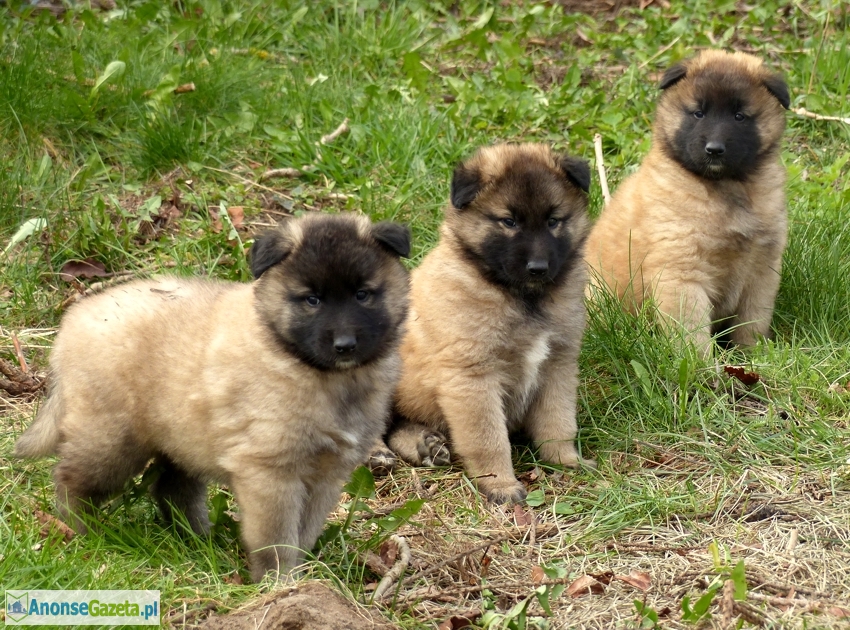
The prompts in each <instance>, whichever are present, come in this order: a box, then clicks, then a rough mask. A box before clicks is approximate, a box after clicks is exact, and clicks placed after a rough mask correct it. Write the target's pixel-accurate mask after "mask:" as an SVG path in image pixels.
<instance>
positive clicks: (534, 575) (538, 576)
mask: <svg viewBox="0 0 850 630" xmlns="http://www.w3.org/2000/svg"><path fill="white" fill-rule="evenodd" d="M545 579H546V572H545V571H544V570H543V568H542V567H531V581H532V582H533V583H534V584H540V583H541V582H542V581H543V580H545Z"/></svg>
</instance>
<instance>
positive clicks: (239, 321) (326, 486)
mask: <svg viewBox="0 0 850 630" xmlns="http://www.w3.org/2000/svg"><path fill="white" fill-rule="evenodd" d="M409 249H410V237H409V232H408V229H407V228H406V227H403V226H401V225H397V224H393V223H378V224H376V225H372V224H371V223H370V222H369V220H368V219H366V218H365V217H359V216H354V215H346V216H342V215H339V216H328V215H309V216H306V217H304V218H303V219H299V220H291V221H288V222H286V223H285V224H283V226H282V227H281V228H280V229H278V230H277V231H272V232H269V233H267V234H265V235H263V236H261V237H259V238H258V239H257V240H256V241H255V242H254V245H253V248H252V250H251V270H252V272H253V274H254V276H255V277H256V281H255V282H253V283H252V284H237V283H227V282H216V281H211V280H201V279H179V278H158V279H152V280H144V281H138V282H133V283H130V284H126V285H122V286H120V287H116V288H113V289H111V290H109V291H106V292H104V293H101V294H99V295H96V296H93V297H90V298H87V299H86V300H84V301H82V302H80V303H79V304H78V305H76V306H74V307H73V308H72V309H71V310H70V311H69V312H68V314H67V315H66V316H65V318H64V320H63V322H62V325H61V327H60V330H59V334H58V336H57V338H56V343H55V345H54V348H53V351H52V354H51V357H50V366H51V373H52V391H51V392H50V395H49V398H48V400H47V402H46V403H45V405H44V406H43V408H42V410H41V412H40V413H39V415H38V417H37V418H36V420H35V422H34V423H33V424H32V426H31V427H29V429H27V431H26V432H25V433H24V434H23V435H22V436H21V438H20V439H19V440H18V442H17V444H16V448H15V454H16V455H17V456H19V457H40V456H44V455H48V454H52V453H56V454H58V455H59V457H60V461H59V463H58V465H57V466H56V469H55V474H54V476H55V481H56V493H57V502H58V507H59V511H60V512H61V514H62V515H63V517H65V518H71V519H73V520H72V521H71V522H72V523H74V524H75V528H76V529H78V531H84V530H85V528H84V526H83V524H82V522H81V520H80V518H79V514H80V513H81V512H84V511H85V510H86V509H87V508H89V507H90V505H91V503H97V502H99V501H102V500H103V499H105V498H107V497H109V496H110V495H112V494H114V493H116V492H117V491H119V490H121V489H122V488H123V486H124V484H125V482H126V481H127V480H128V479H129V478H131V477H132V476H133V475H135V474H137V473H139V472H140V471H141V470H142V469H143V468H144V467H145V465H146V464H147V463H148V461H149V460H151V459H155V460H157V462H159V464H160V465H161V467H162V468H163V473H162V475H161V476H160V477H159V479H158V481H157V482H156V483H155V485H154V487H153V494H154V496H155V498H156V499H157V501H158V503H159V506H160V508H161V510H162V512H163V515H164V516H165V517H166V518H167V519H169V520H170V519H171V518H172V511H173V510H174V509H178V510H180V511H182V512H183V513H184V514H185V516H186V518H187V519H188V522H189V523H190V524H191V526H192V529H193V530H194V531H195V532H197V533H204V532H207V531H208V530H209V520H208V516H207V507H206V488H207V481H208V480H212V479H214V480H219V481H222V482H224V483H227V484H228V485H229V486H230V488H231V489H232V490H233V492H234V495H235V497H236V501H237V502H238V504H239V508H240V511H241V513H242V536H243V538H244V543H245V546H246V548H247V549H248V551H249V552H250V561H251V576H252V578H253V579H254V580H255V581H259V580H261V579H262V578H263V576H264V575H265V574H266V573H267V572H271V573H272V574H274V576H275V577H278V576H279V575H280V574H281V573H284V572H286V571H287V570H289V569H291V568H292V567H294V566H295V565H297V564H299V562H300V560H301V558H302V550H307V551H309V550H310V549H311V548H312V546H313V544H314V543H315V541H316V539H317V537H318V535H319V533H320V532H321V530H322V527H323V525H324V522H325V518H326V516H327V514H328V512H329V511H330V510H331V509H332V508H333V506H334V505H335V504H336V502H337V500H338V498H339V494H340V489H341V487H342V484H343V483H344V482H345V480H346V479H347V478H348V477H349V475H350V474H351V472H352V470H353V469H354V468H355V467H356V466H357V465H358V464H359V463H360V462H361V461H363V460H364V459H365V457H366V455H367V454H368V452H369V450H370V448H371V447H372V446H373V444H374V443H375V442H376V441H377V440H379V439H380V436H381V434H382V433H383V432H384V430H385V428H386V422H387V420H388V417H389V411H390V404H391V397H392V392H393V390H394V388H395V384H396V382H397V380H398V376H399V371H400V367H401V362H400V360H399V356H398V344H399V342H400V340H401V335H402V325H403V322H404V319H405V317H406V313H407V302H408V275H407V272H406V271H405V269H404V268H403V266H402V265H401V263H400V261H399V256H407V255H408V253H409Z"/></svg>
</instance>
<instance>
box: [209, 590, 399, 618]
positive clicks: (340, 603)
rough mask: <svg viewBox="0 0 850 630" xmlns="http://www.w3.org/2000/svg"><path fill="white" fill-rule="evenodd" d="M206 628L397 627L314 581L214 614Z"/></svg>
mask: <svg viewBox="0 0 850 630" xmlns="http://www.w3.org/2000/svg"><path fill="white" fill-rule="evenodd" d="M197 627H198V628H203V630H243V629H244V630H256V629H257V628H261V627H262V628H276V629H278V630H360V629H361V628H362V629H363V630H366V629H367V628H369V629H370V630H371V629H379V630H393V629H394V628H395V627H396V626H394V625H392V624H391V623H389V622H388V621H387V620H386V619H383V618H382V617H380V616H378V615H377V614H373V613H371V612H370V611H368V610H366V609H365V608H361V607H358V606H356V605H355V604H353V603H351V602H349V601H346V599H345V598H344V597H343V596H342V595H340V594H339V593H337V592H335V591H332V590H331V589H329V588H328V587H326V586H324V585H322V584H319V583H316V582H312V583H307V584H304V585H303V586H298V587H297V588H294V589H292V590H288V591H281V592H277V593H273V594H271V595H269V596H267V597H265V598H263V599H262V600H260V601H259V602H254V603H252V604H249V605H248V607H247V608H246V609H243V610H241V611H239V610H237V611H235V612H232V613H230V614H228V615H213V616H212V617H210V618H209V619H207V620H206V621H205V622H204V623H202V624H201V625H199V626H197Z"/></svg>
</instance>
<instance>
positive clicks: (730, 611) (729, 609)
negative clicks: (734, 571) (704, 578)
mask: <svg viewBox="0 0 850 630" xmlns="http://www.w3.org/2000/svg"><path fill="white" fill-rule="evenodd" d="M734 622H735V582H734V581H732V580H726V581H725V582H724V583H723V597H721V599H720V627H721V628H724V630H725V629H726V628H734V627H735V625H734Z"/></svg>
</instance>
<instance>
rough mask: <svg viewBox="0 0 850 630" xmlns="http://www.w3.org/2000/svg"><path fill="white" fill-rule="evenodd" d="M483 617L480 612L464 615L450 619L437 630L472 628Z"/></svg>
mask: <svg viewBox="0 0 850 630" xmlns="http://www.w3.org/2000/svg"><path fill="white" fill-rule="evenodd" d="M480 616H481V613H480V612H478V611H472V612H468V613H464V614H462V615H455V616H453V617H449V618H448V619H446V620H445V621H443V622H441V623H440V625H439V626H437V630H461V628H470V627H472V624H473V623H475V620H476V619H478V618H479V617H480Z"/></svg>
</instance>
